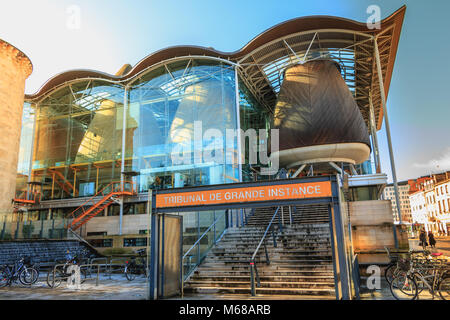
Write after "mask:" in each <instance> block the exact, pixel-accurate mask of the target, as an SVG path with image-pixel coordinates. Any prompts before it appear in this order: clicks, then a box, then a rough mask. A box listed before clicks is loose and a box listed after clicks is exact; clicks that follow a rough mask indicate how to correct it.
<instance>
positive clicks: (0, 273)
mask: <svg viewBox="0 0 450 320" xmlns="http://www.w3.org/2000/svg"><path fill="white" fill-rule="evenodd" d="M9 274H10V273H9V268H8V267H3V268H1V270H0V288H3V287H6V286H7V285H8V284H9V283H10V281H11V279H10V277H9Z"/></svg>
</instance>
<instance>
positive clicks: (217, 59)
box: [16, 7, 405, 248]
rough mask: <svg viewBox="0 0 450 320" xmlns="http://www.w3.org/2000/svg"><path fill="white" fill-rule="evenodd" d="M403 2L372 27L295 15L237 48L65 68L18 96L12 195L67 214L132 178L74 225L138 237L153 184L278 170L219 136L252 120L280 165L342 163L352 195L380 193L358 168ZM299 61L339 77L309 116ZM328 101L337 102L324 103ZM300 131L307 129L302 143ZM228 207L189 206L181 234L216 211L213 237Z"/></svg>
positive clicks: (380, 102) (337, 167) (222, 180)
mask: <svg viewBox="0 0 450 320" xmlns="http://www.w3.org/2000/svg"><path fill="white" fill-rule="evenodd" d="M404 12H405V8H404V7H403V8H400V9H399V10H398V11H396V12H395V13H393V14H392V15H391V16H389V17H388V18H386V19H384V20H382V21H381V23H380V25H379V27H376V26H370V25H367V24H366V23H361V22H356V21H352V20H348V19H344V18H338V17H330V16H313V17H302V18H297V19H293V20H289V21H286V22H283V23H281V24H279V25H276V26H274V27H272V28H270V29H268V30H266V31H264V32H263V33H261V34H260V35H258V36H256V37H255V38H254V39H253V40H251V41H250V42H249V43H247V44H246V45H245V46H244V47H243V48H241V49H240V50H238V51H236V52H232V53H226V52H220V51H217V50H215V49H213V48H206V47H196V46H176V47H170V48H166V49H163V50H160V51H157V52H155V53H153V54H150V55H149V56H147V57H145V58H144V59H143V60H141V61H140V62H139V63H137V64H136V65H135V66H133V67H131V66H129V65H125V66H123V67H122V68H121V69H120V70H119V71H118V72H117V74H115V75H110V74H106V73H102V72H99V71H92V70H72V71H66V72H63V73H60V74H58V75H56V76H54V77H53V78H51V79H50V80H48V81H47V82H46V83H45V84H44V85H43V86H42V87H41V88H40V89H39V91H38V92H36V93H34V94H30V95H26V96H25V104H24V109H23V122H22V131H21V140H20V153H19V163H18V175H17V184H16V203H18V204H19V206H22V207H23V206H25V205H26V210H25V211H26V212H27V213H26V214H27V219H28V220H29V221H35V220H44V221H51V220H55V219H69V218H71V216H70V214H71V213H73V212H74V211H75V210H76V209H77V208H78V207H80V206H81V205H83V203H86V201H90V200H89V199H93V200H92V201H93V202H92V204H94V201H100V200H101V199H102V196H103V194H104V193H102V192H103V191H102V190H110V189H108V188H114V187H115V183H117V182H120V181H122V183H123V182H127V183H129V188H130V190H128V191H129V194H126V196H125V195H124V194H122V196H123V202H122V204H121V205H119V204H117V203H115V202H111V203H110V204H109V205H105V207H101V208H100V209H101V210H99V211H98V212H96V214H95V217H93V219H92V220H90V221H89V222H87V223H86V224H84V225H83V227H82V228H81V229H80V230H81V231H80V232H81V235H82V236H84V237H87V238H88V239H90V241H91V243H92V244H94V245H95V246H97V247H99V248H101V247H112V246H116V244H115V243H113V242H114V241H116V240H114V239H113V238H112V237H109V236H110V235H119V236H123V238H120V241H121V242H120V244H119V245H117V246H119V247H124V246H125V247H128V246H142V245H146V241H147V238H145V230H147V229H148V227H149V226H148V221H147V220H145V219H140V218H139V215H140V214H143V213H146V212H147V209H146V208H147V205H148V191H149V190H152V191H153V192H155V191H156V192H158V190H167V189H174V188H190V187H196V186H214V185H225V184H233V183H242V182H251V181H260V180H274V179H276V178H279V177H280V174H279V172H278V171H276V172H274V174H273V175H261V174H260V172H261V170H262V168H264V167H266V166H267V161H263V159H261V157H258V159H257V161H253V162H252V161H250V155H249V152H248V149H249V148H250V146H249V142H245V141H248V140H245V137H244V142H245V143H242V139H243V137H241V136H239V135H237V136H234V137H232V139H228V138H227V130H230V129H231V130H233V131H234V132H239V130H243V131H244V132H245V131H247V130H248V129H254V130H255V132H256V134H257V144H258V145H259V147H260V148H261V149H265V150H268V152H269V154H270V151H272V154H274V152H273V151H274V150H271V149H270V146H271V142H272V140H273V139H272V138H273V137H272V135H271V131H270V129H279V130H280V137H279V141H280V143H279V145H280V151H279V157H280V159H279V164H280V169H286V171H287V172H288V176H289V177H300V176H314V175H323V174H336V173H341V174H342V173H343V172H344V171H345V172H348V173H349V174H350V175H351V176H355V177H356V176H357V177H359V178H358V179H359V180H355V181H354V186H358V187H359V189H354V190H353V191H352V197H353V198H354V199H356V200H358V199H359V200H364V199H366V200H373V199H377V196H378V194H379V192H380V190H379V186H377V185H376V184H371V183H366V184H364V182H361V181H363V180H364V179H363V177H364V176H371V177H372V180H371V179H368V180H367V181H369V180H370V181H373V176H374V175H375V176H376V175H377V174H381V167H380V160H379V159H380V158H379V150H378V142H377V131H378V130H380V129H381V126H382V123H383V119H386V114H385V111H384V110H385V107H386V106H385V101H386V96H387V94H388V91H389V85H390V81H391V76H392V73H393V67H394V61H395V56H396V52H397V46H398V41H399V37H400V31H401V27H402V22H403V17H404ZM330 61H331V62H333V63H332V64H330V63H329V62H330ZM306 74H309V75H311V74H313V75H316V76H314V77H316V79H331V78H333V79H335V80H333V81H334V82H330V83H331V84H330V85H329V86H327V87H326V88H325V89H324V90H323V91H320V90H322V89H320V90H319V91H318V92H321V93H320V94H318V99H319V100H320V99H323V101H321V102H320V105H321V106H322V107H321V108H323V109H321V111H320V113H319V114H317V115H314V119H313V120H311V119H312V118H311V119H310V118H308V117H305V116H304V113H302V112H303V111H301V110H303V109H302V107H301V106H303V105H304V103H303V102H304V101H307V100H308V99H309V100H311V99H312V98H311V97H312V94H311V97H310V98H302V97H304V95H303V96H302V94H303V93H302V92H301V90H303V89H298V88H300V87H298V86H301V85H302V84H305V83H307V84H308V85H310V86H313V85H316V84H315V83H314V81H313V80H311V79H309V80H307V79H306V76H305V75H306ZM314 77H312V78H314ZM321 77H322V78H321ZM320 81H321V83H322V80H320ZM324 81H325V80H324ZM327 81H328V80H327ZM325 82H326V81H325ZM336 84H338V85H336ZM292 88H294V89H292ZM296 90H297V91H296ZM333 90H334V91H333ZM330 92H337V93H336V95H335V96H330V94H331V93H330ZM297 93H298V94H297ZM333 94H334V93H333ZM283 99H284V100H283ZM296 99H297V100H296ZM302 99H303V100H302ZM327 99H328V100H327ZM309 100H308V101H309ZM295 101H297V102H295ZM302 101H303V102H302ZM310 102H311V101H309V102H308V103H310ZM296 103H297V104H296ZM302 103H303V104H302ZM308 103H306V104H308ZM296 105H299V106H300V107H299V108H296V107H295V108H294V107H292V106H296ZM337 105H346V107H345V108H343V109H342V110H341V109H333V107H334V106H337ZM285 106H290V107H289V108H288V107H285ZM280 110H281V111H280ZM283 110H287V111H285V112H284V111H283ZM298 110H300V111H298ZM306 112H308V111H306ZM311 114H313V113H311ZM330 115H331V116H330ZM283 117H285V119H288V120H289V119H290V120H292V119H295V121H293V120H292V121H290V122H289V121H283V119H284V118H283ZM280 119H281V120H280ZM299 119H303V120H299ZM305 119H306V120H305ZM339 119H341V120H339ZM345 119H347V120H348V119H352V120H351V123H349V121H350V120H348V121H346V120H345ZM316 120H317V121H316ZM336 121H341V122H340V123H336ZM199 129H200V130H199ZM260 129H264V130H260ZM287 129H289V130H287ZM350 131H352V132H356V133H355V134H354V135H349V134H348V132H350ZM218 133H220V134H218ZM388 135H389V134H388ZM218 136H220V138H217V137H218ZM300 136H301V137H302V139H303V137H307V139H306V138H305V139H303V140H302V141H301V143H300V142H298V141H297V140H296V139H297V137H300ZM212 146H214V147H217V146H219V148H218V149H219V150H221V151H222V152H221V157H222V158H223V159H225V158H227V159H231V161H217V158H215V159H216V160H214V159H211V158H208V157H205V153H203V154H202V152H201V151H202V150H203V151H204V150H210V149H209V148H211V147H212ZM245 149H247V150H246V152H245ZM215 150H216V151H217V148H215ZM181 154H182V158H183V159H182V161H180V159H179V158H180V155H181ZM202 155H203V156H202ZM242 158H243V159H244V161H239V159H242ZM271 160H274V159H273V158H272V159H271ZM272 164H273V161H272ZM308 168H309V171H308ZM361 179H362V180H361ZM358 181H359V182H358ZM358 183H359V184H358ZM122 185H123V184H122ZM121 191H124V190H121ZM36 194H38V198H39V201H38V200H37V198H36ZM23 200H29V202H28V203H27V204H25V202H24V201H23ZM19 209H23V208H19ZM224 212H225V210H224V209H218V210H211V211H208V212H204V211H203V212H201V214H200V213H199V212H198V211H196V212H184V213H183V216H184V221H183V225H184V236H185V237H184V245H185V246H187V247H189V244H192V243H194V242H195V241H196V240H197V239H198V236H199V235H200V234H201V233H202V232H203V231H204V230H205V229H206V228H207V227H208V226H210V225H211V223H212V222H213V221H215V220H216V219H217V218H218V217H223V218H222V219H223V221H222V222H221V223H220V224H217V225H216V227H217V228H215V229H214V236H213V237H212V238H211V239H212V240H211V241H213V242H214V241H215V240H216V239H217V238H219V237H220V236H221V234H222V233H223V230H224V229H225V228H226V226H227V223H228V222H227V220H226V219H227V218H226V216H224V215H223V213H224ZM131 216H133V218H131ZM142 216H144V215H142ZM73 217H74V216H72V218H73ZM96 221H97V222H96ZM46 223H47V222H46ZM48 225H49V224H48ZM49 228H50V227H49ZM36 230H37V231H38V229H36ZM41 235H42V234H41ZM124 235H131V236H124ZM108 237H109V238H108ZM140 239H141V240H140Z"/></svg>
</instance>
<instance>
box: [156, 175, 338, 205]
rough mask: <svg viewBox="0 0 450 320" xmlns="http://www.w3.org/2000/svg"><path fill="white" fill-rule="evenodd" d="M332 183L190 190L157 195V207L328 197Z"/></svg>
mask: <svg viewBox="0 0 450 320" xmlns="http://www.w3.org/2000/svg"><path fill="white" fill-rule="evenodd" d="M331 195H332V194H331V182H330V181H321V182H305V183H294V184H278V185H277V184H275V185H269V186H258V187H248V188H227V189H219V190H206V191H192V192H180V193H167V194H157V195H156V208H170V207H187V206H201V205H215V204H217V205H218V204H227V203H228V204H230V203H242V202H260V201H277V200H288V199H305V198H323V197H331Z"/></svg>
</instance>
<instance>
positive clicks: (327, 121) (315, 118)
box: [272, 60, 370, 150]
mask: <svg viewBox="0 0 450 320" xmlns="http://www.w3.org/2000/svg"><path fill="white" fill-rule="evenodd" d="M272 128H274V129H279V130H280V131H279V133H280V150H287V149H293V148H299V147H306V146H314V145H323V144H334V143H349V142H361V143H365V144H366V145H368V146H369V147H370V142H369V134H368V130H367V127H366V124H365V122H364V119H363V117H362V115H361V112H360V111H359V108H358V105H357V104H356V102H355V100H354V99H353V96H352V94H351V92H350V90H349V88H348V86H347V84H346V83H345V81H344V79H343V78H342V76H341V74H340V72H339V70H338V68H337V67H336V64H335V62H333V61H331V60H315V61H310V62H306V63H305V64H302V65H301V64H299V65H295V66H293V67H290V68H288V69H286V71H285V74H284V80H283V83H282V84H281V89H280V93H279V95H278V99H277V104H276V106H275V111H274V118H273V122H272Z"/></svg>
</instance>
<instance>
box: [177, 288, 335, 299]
mask: <svg viewBox="0 0 450 320" xmlns="http://www.w3.org/2000/svg"><path fill="white" fill-rule="evenodd" d="M185 292H186V293H197V294H214V293H222V294H223V293H225V294H227V293H228V294H251V287H250V285H247V286H241V287H233V288H227V287H208V286H203V287H195V288H186V289H185ZM255 293H256V294H261V295H317V296H322V295H323V296H327V297H330V298H332V297H333V298H334V297H335V290H334V289H330V288H320V289H317V288H258V287H256V288H255Z"/></svg>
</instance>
